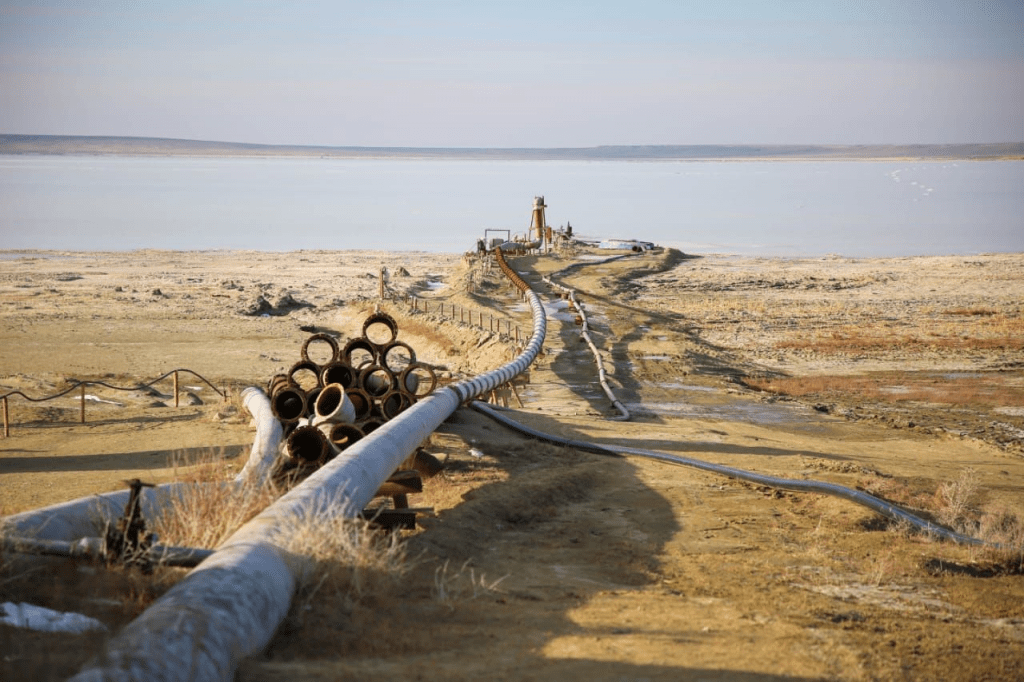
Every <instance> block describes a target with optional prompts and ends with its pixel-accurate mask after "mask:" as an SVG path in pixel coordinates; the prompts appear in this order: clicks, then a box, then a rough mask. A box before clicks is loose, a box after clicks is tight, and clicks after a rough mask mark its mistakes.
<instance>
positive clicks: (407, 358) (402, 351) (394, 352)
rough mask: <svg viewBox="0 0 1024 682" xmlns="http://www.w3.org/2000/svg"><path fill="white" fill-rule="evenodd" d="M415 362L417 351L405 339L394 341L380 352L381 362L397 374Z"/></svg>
mask: <svg viewBox="0 0 1024 682" xmlns="http://www.w3.org/2000/svg"><path fill="white" fill-rule="evenodd" d="M415 362H416V351H414V350H413V349H412V346H410V345H409V344H407V343H405V342H404V341H392V342H391V343H389V344H388V345H387V346H385V347H384V349H383V350H382V351H381V353H380V364H382V365H383V366H385V367H387V368H388V370H390V371H391V372H392V373H393V374H396V375H397V374H401V373H402V372H403V371H404V370H405V368H406V367H408V366H410V365H412V364H413V363H415Z"/></svg>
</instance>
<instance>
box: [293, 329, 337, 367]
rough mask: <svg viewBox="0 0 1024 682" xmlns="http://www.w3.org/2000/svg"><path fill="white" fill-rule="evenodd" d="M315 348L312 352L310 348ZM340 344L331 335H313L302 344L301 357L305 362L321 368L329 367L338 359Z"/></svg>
mask: <svg viewBox="0 0 1024 682" xmlns="http://www.w3.org/2000/svg"><path fill="white" fill-rule="evenodd" d="M311 346H312V347H313V350H312V352H310V347H311ZM338 352H339V351H338V342H337V341H336V340H335V339H334V337H333V336H331V335H329V334H324V333H320V334H313V335H312V336H310V337H309V338H308V339H306V340H305V342H304V343H303V344H302V350H301V351H300V353H299V357H301V358H302V360H303V362H314V363H316V364H318V365H320V366H323V365H328V364H330V363H332V362H334V361H336V360H337V359H338Z"/></svg>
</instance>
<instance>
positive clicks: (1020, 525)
mask: <svg viewBox="0 0 1024 682" xmlns="http://www.w3.org/2000/svg"><path fill="white" fill-rule="evenodd" d="M860 487H861V488H862V489H864V490H865V491H866V492H868V493H871V494H872V495H875V496H876V497H880V498H882V499H885V500H888V501H890V502H893V503H895V504H898V505H900V506H901V507H905V508H907V509H909V510H912V511H914V512H916V513H918V514H920V515H922V516H925V517H929V518H932V519H934V520H935V521H937V522H938V523H941V524H942V525H944V526H946V527H948V528H950V529H952V530H955V531H956V532H958V533H961V534H963V535H967V536H970V537H974V538H977V539H979V540H982V541H984V542H985V543H986V544H985V545H984V546H982V547H980V548H976V549H975V550H974V552H973V553H974V554H975V555H976V558H977V559H978V560H981V561H983V562H986V563H987V564H989V567H990V569H991V570H992V571H994V572H996V573H1012V574H1019V573H1021V572H1024V519H1022V518H1020V516H1018V513H1017V512H1015V511H1012V510H1010V509H1007V508H1005V507H1003V506H998V505H997V506H986V505H984V504H983V503H982V499H983V497H984V491H983V490H982V489H981V486H980V481H979V477H978V473H977V472H976V471H975V470H974V469H971V468H967V469H964V470H963V471H962V472H960V475H959V476H957V477H956V478H955V479H953V480H952V481H947V482H944V483H940V484H939V486H938V487H937V488H936V489H935V490H934V491H933V492H928V491H926V490H923V489H917V490H915V489H914V488H912V487H911V485H910V484H908V483H907V482H906V481H901V480H897V479H894V478H886V477H882V476H877V475H872V476H870V477H867V478H865V479H863V480H862V481H861V485H860ZM892 528H893V530H896V531H897V532H898V533H900V534H901V535H906V534H907V528H906V527H905V526H901V527H895V526H894V527H892Z"/></svg>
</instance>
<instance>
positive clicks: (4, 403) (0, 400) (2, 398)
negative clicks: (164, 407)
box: [0, 367, 228, 438]
mask: <svg viewBox="0 0 1024 682" xmlns="http://www.w3.org/2000/svg"><path fill="white" fill-rule="evenodd" d="M182 373H185V374H190V375H192V376H194V377H195V378H196V379H198V380H200V381H201V382H203V383H204V384H206V385H207V386H209V387H210V388H211V389H213V392H214V393H216V394H217V395H219V396H220V397H221V398H222V399H223V400H227V399H228V392H227V388H225V389H224V390H221V389H219V388H217V387H216V386H214V385H213V383H211V382H210V381H209V380H208V379H207V378H206V377H204V376H203V375H201V374H199V373H198V372H194V371H192V370H191V369H186V368H183V367H179V368H178V369H172V370H171V371H169V372H166V373H164V374H161V375H160V376H158V377H157V378H156V379H153V380H152V381H149V382H147V383H144V384H136V385H135V386H114V385H113V384H108V383H107V382H105V381H99V380H95V379H86V380H83V381H80V380H78V379H72V380H71V384H70V385H69V386H68V387H67V388H65V389H64V390H63V391H60V392H58V393H54V394H53V395H47V396H43V397H40V398H33V397H32V396H30V395H26V394H25V393H24V392H22V391H20V390H13V391H8V392H7V393H4V394H3V395H0V409H2V411H3V421H4V430H3V433H4V438H8V437H10V435H11V420H10V407H9V405H8V398H11V397H14V396H20V397H22V398H24V399H25V400H27V401H29V402H32V403H41V402H46V401H48V400H54V399H55V398H61V397H63V396H66V395H68V394H69V393H72V392H73V391H76V390H77V391H79V395H80V396H81V397H80V401H81V407H80V410H79V422H80V423H82V424H84V423H85V402H86V396H85V389H86V387H88V386H103V387H104V388H109V389H111V390H114V391H141V390H145V389H147V388H150V387H152V386H153V385H154V384H156V383H159V382H161V381H163V380H164V379H166V378H167V377H169V376H173V377H174V406H175V407H178V406H179V404H180V403H179V399H180V391H179V383H178V375H179V374H182Z"/></svg>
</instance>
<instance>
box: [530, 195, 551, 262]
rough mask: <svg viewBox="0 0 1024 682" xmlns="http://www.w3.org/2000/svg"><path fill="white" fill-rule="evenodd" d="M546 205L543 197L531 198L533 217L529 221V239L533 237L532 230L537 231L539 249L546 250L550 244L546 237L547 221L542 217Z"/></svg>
mask: <svg viewBox="0 0 1024 682" xmlns="http://www.w3.org/2000/svg"><path fill="white" fill-rule="evenodd" d="M545 208H547V205H546V204H545V203H544V197H534V198H533V219H532V221H531V222H530V237H529V238H530V240H531V241H532V240H533V239H534V236H533V235H534V230H536V231H537V237H536V239H539V240H540V243H541V250H542V251H547V250H548V248H549V246H550V241H551V240H550V239H549V238H548V230H547V222H546V220H545V218H544V209H545Z"/></svg>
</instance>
